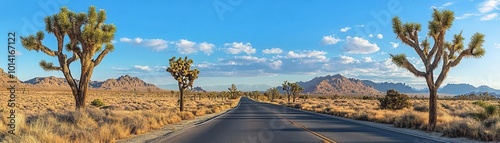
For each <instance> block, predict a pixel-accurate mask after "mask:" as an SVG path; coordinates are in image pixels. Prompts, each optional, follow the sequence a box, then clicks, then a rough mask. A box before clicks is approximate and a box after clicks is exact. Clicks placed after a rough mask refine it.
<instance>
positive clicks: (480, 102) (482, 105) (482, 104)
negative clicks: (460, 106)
mask: <svg viewBox="0 0 500 143" xmlns="http://www.w3.org/2000/svg"><path fill="white" fill-rule="evenodd" d="M472 104H474V105H478V106H481V107H484V106H486V102H484V101H481V100H478V101H474V102H472Z"/></svg>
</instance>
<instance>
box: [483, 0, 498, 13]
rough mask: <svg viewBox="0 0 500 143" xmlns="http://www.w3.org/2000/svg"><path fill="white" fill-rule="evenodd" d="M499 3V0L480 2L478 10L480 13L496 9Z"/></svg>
mask: <svg viewBox="0 0 500 143" xmlns="http://www.w3.org/2000/svg"><path fill="white" fill-rule="evenodd" d="M499 4H500V0H487V1H485V2H483V3H481V5H480V7H479V12H481V13H488V12H491V11H493V10H495V9H496V10H498V7H497V6H498V5H499Z"/></svg>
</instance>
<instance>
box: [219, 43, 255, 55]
mask: <svg viewBox="0 0 500 143" xmlns="http://www.w3.org/2000/svg"><path fill="white" fill-rule="evenodd" d="M224 47H226V51H227V52H228V53H230V54H239V53H246V54H249V55H250V54H254V53H255V52H256V50H255V48H253V47H252V44H250V43H242V42H239V43H238V42H233V43H226V44H224Z"/></svg>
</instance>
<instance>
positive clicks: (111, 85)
mask: <svg viewBox="0 0 500 143" xmlns="http://www.w3.org/2000/svg"><path fill="white" fill-rule="evenodd" d="M9 80H11V79H10V78H9V74H8V73H5V72H4V71H3V69H1V68H0V86H2V87H5V86H7V85H8V83H7V81H9ZM14 81H16V82H17V83H18V84H19V86H21V87H26V88H38V89H40V88H41V89H68V90H69V86H68V83H67V82H66V79H65V78H59V77H54V76H49V77H35V78H32V79H29V80H26V81H20V80H19V79H17V78H15V79H14ZM76 82H78V80H77V81H76ZM297 83H298V84H299V85H300V86H302V87H304V91H303V92H304V93H310V94H327V95H335V94H337V95H383V94H384V93H385V92H386V91H387V90H389V89H395V90H397V91H399V92H401V93H418V94H425V93H427V92H428V90H426V89H424V90H418V89H415V88H412V87H411V86H409V85H407V84H404V83H389V82H381V83H376V82H373V81H370V80H359V79H355V78H346V77H344V76H342V75H340V74H336V75H333V76H331V75H327V76H320V77H315V78H313V79H311V80H309V81H304V82H302V81H301V82H297ZM89 86H90V89H93V90H113V91H157V90H162V89H169V90H177V89H178V87H177V84H170V85H160V87H161V88H162V89H160V88H158V87H157V86H155V85H153V84H150V83H146V82H144V81H143V80H141V79H140V78H137V77H132V76H129V75H124V76H120V77H118V78H117V79H114V78H111V79H107V80H105V81H90V83H89ZM229 87H230V85H213V86H203V87H196V88H194V90H196V91H226V90H227V88H229ZM236 87H237V88H238V90H240V91H255V90H258V91H265V90H266V89H268V88H271V86H269V85H265V84H257V85H244V84H237V85H236ZM278 89H279V90H281V86H278ZM481 92H489V93H492V94H493V95H495V96H497V97H500V90H498V89H494V88H491V87H488V86H486V85H483V86H479V87H474V86H472V85H470V84H448V85H445V86H442V87H441V88H440V89H439V90H438V93H440V94H448V95H459V94H469V93H481Z"/></svg>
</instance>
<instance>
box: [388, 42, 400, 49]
mask: <svg viewBox="0 0 500 143" xmlns="http://www.w3.org/2000/svg"><path fill="white" fill-rule="evenodd" d="M389 43H391V46H392V48H397V47H399V43H395V42H389Z"/></svg>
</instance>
